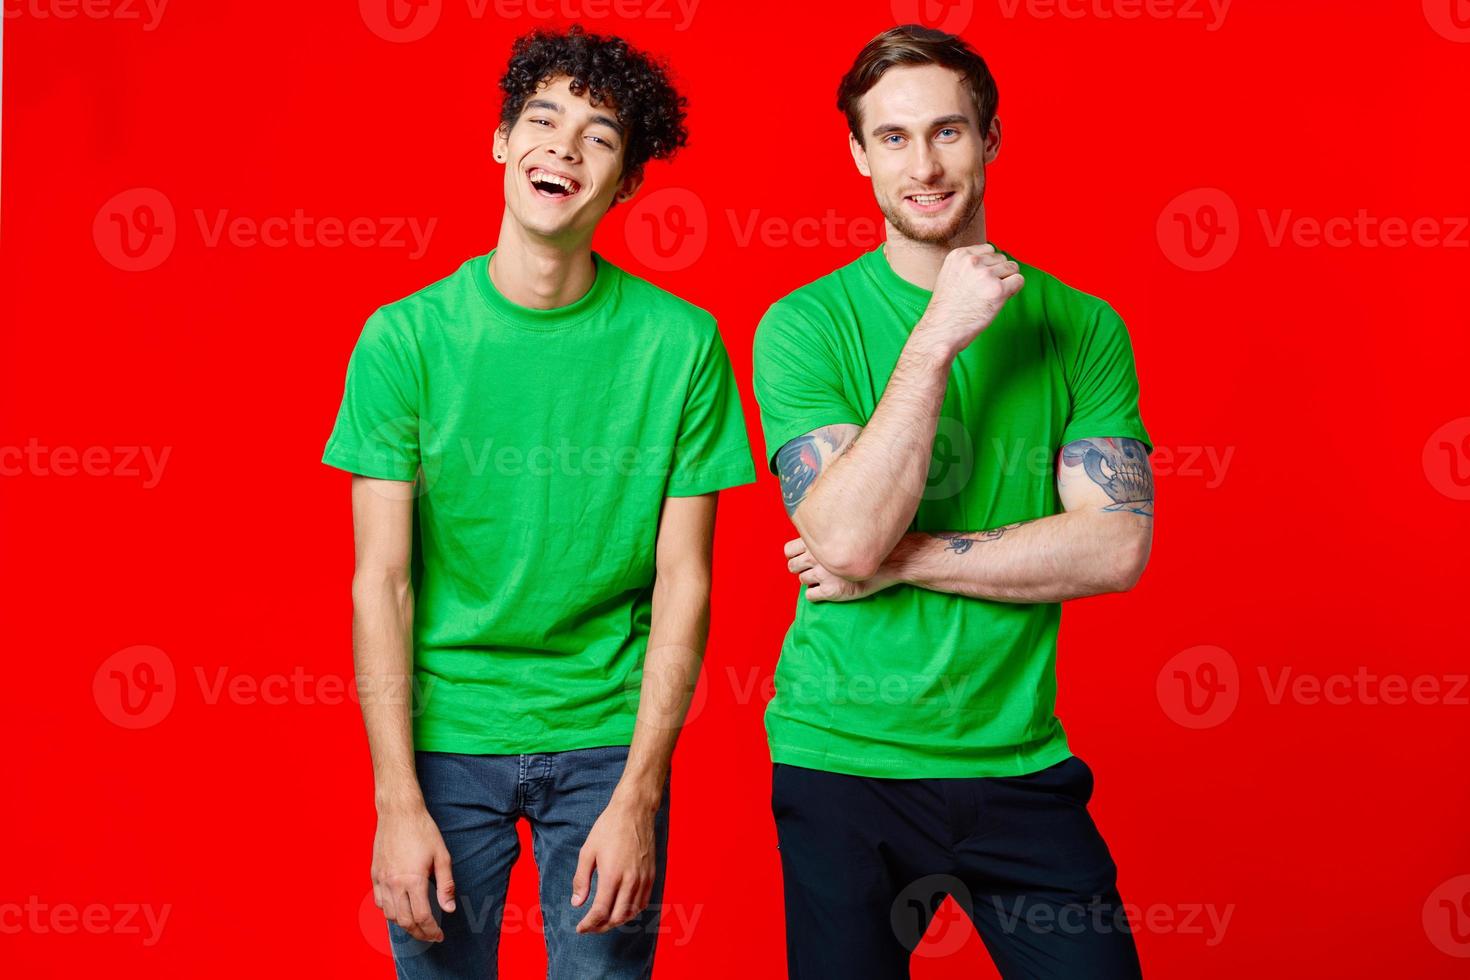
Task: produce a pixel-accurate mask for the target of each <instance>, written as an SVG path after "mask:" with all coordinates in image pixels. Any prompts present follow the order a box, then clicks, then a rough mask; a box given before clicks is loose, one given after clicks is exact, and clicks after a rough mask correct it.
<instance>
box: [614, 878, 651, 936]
mask: <svg viewBox="0 0 1470 980" xmlns="http://www.w3.org/2000/svg"><path fill="white" fill-rule="evenodd" d="M642 887H643V886H642V885H641V884H640V883H639V882H637V881H624V882H623V887H621V888H619V889H618V898H617V901H616V902H615V903H614V904H613V914H612V919H611V920H609V921H608V926H609V928H610V927H612V926H620V925H622V924H623V923H624V922H627V921H628V920H629V919H631V918H633V916H635V915H637V914H638V892H639V891H640V890H641V889H642Z"/></svg>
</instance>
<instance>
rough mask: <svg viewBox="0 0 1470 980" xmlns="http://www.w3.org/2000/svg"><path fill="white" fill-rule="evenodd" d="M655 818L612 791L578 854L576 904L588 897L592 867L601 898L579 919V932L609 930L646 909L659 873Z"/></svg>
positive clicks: (575, 883) (574, 880)
mask: <svg viewBox="0 0 1470 980" xmlns="http://www.w3.org/2000/svg"><path fill="white" fill-rule="evenodd" d="M653 816H654V812H653V810H651V809H649V808H648V807H646V806H640V805H638V804H636V803H633V802H629V801H626V800H624V799H622V798H620V797H619V796H618V795H617V794H616V793H614V794H613V799H612V802H610V803H608V805H607V809H606V810H603V811H602V815H601V816H600V817H598V818H597V822H596V823H594V824H593V825H592V831H591V832H590V833H589V834H588V835H587V841H586V843H584V844H583V845H582V853H581V854H580V855H578V857H577V873H576V875H575V877H573V878H572V905H574V906H577V907H579V908H580V907H581V905H582V903H583V902H585V901H586V900H587V892H588V889H589V888H590V887H591V882H592V872H593V870H594V869H596V871H597V899H596V900H595V901H594V902H593V903H592V908H591V909H590V910H589V911H588V912H587V914H586V915H584V916H583V917H582V921H581V922H578V923H577V931H578V932H607V931H608V930H609V929H614V928H616V927H617V926H620V925H622V924H623V923H624V922H627V921H628V920H629V919H631V918H633V917H634V916H635V915H637V914H638V913H639V912H642V911H643V910H644V909H645V908H647V907H648V899H649V898H650V896H652V894H653V878H654V873H655V872H656V871H657V863H656V858H655V854H654V841H653Z"/></svg>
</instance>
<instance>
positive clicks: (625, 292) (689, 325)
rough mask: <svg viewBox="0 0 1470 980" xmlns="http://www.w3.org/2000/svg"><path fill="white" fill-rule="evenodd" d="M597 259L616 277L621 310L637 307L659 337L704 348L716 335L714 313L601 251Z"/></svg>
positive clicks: (716, 337)
mask: <svg viewBox="0 0 1470 980" xmlns="http://www.w3.org/2000/svg"><path fill="white" fill-rule="evenodd" d="M597 259H598V261H599V262H601V263H603V264H604V265H605V266H606V267H607V271H608V274H610V275H612V276H614V277H615V279H616V280H617V282H616V288H617V291H618V294H619V297H618V299H619V307H620V310H621V311H622V312H624V313H627V312H632V311H636V313H637V314H638V315H640V316H642V317H643V318H645V319H646V321H647V322H648V323H650V324H651V325H653V326H655V327H656V328H657V330H658V332H659V335H660V340H662V341H670V340H672V341H683V342H684V343H687V344H689V345H690V346H693V347H698V348H700V349H703V348H705V347H708V346H709V345H710V344H712V343H714V342H715V341H717V340H718V339H719V328H718V325H717V323H716V321H715V316H714V314H713V313H711V312H709V311H708V310H706V309H704V308H703V307H702V306H697V305H696V304H694V303H691V302H690V301H689V300H687V299H684V298H683V297H681V296H676V295H675V294H673V293H671V292H669V291H668V290H667V289H664V288H663V287H662V286H656V285H654V284H653V283H651V282H649V281H648V280H647V279H644V278H643V277H642V276H638V275H634V274H633V273H631V272H629V271H628V270H626V269H623V268H621V267H619V266H617V265H615V264H613V263H612V262H610V261H608V260H607V259H606V258H604V257H603V256H602V255H601V254H599V255H598V256H597Z"/></svg>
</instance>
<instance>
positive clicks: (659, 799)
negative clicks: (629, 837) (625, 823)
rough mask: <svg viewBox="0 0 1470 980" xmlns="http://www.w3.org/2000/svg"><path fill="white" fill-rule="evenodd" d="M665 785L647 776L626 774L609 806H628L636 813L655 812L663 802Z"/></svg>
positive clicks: (615, 790)
mask: <svg viewBox="0 0 1470 980" xmlns="http://www.w3.org/2000/svg"><path fill="white" fill-rule="evenodd" d="M663 799H664V787H663V783H662V782H655V781H654V780H653V779H652V778H650V777H647V776H635V775H632V774H624V776H623V778H622V779H620V780H618V785H617V787H616V788H615V789H614V790H613V795H612V799H611V800H609V801H608V808H609V809H611V808H613V807H615V806H617V807H626V808H628V809H629V810H632V811H634V812H636V813H655V812H657V810H658V808H659V807H660V806H661V805H662V804H663Z"/></svg>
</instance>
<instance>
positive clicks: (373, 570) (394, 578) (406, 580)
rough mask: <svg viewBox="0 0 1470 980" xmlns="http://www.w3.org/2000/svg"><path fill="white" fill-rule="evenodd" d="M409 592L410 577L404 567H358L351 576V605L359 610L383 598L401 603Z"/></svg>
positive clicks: (410, 587) (410, 588)
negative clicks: (390, 598) (389, 598)
mask: <svg viewBox="0 0 1470 980" xmlns="http://www.w3.org/2000/svg"><path fill="white" fill-rule="evenodd" d="M411 591H412V584H411V576H410V574H409V570H408V569H407V568H405V567H397V566H392V565H359V566H358V568H357V569H356V570H355V571H354V572H353V574H352V603H353V605H354V606H356V607H357V608H359V609H360V608H363V607H365V606H368V605H371V604H373V603H376V602H381V601H382V600H383V599H384V597H390V596H391V597H392V598H393V599H394V600H396V601H400V602H401V601H402V600H403V599H404V597H406V596H407V595H408V594H409V593H410V592H411Z"/></svg>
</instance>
